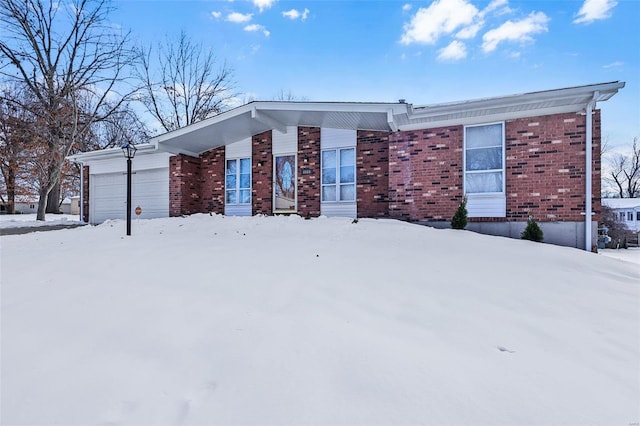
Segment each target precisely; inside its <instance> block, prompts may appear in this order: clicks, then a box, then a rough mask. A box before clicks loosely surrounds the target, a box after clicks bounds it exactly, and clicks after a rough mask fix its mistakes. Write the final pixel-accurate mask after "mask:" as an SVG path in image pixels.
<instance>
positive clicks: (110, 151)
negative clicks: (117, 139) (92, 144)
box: [66, 143, 157, 164]
mask: <svg viewBox="0 0 640 426" xmlns="http://www.w3.org/2000/svg"><path fill="white" fill-rule="evenodd" d="M136 148H137V149H138V150H137V151H136V155H140V154H141V155H145V154H151V153H153V152H154V151H156V150H157V148H156V146H155V144H152V143H141V144H138V145H136ZM115 157H122V158H123V159H124V155H123V154H122V149H121V148H107V149H101V150H99V151H89V152H81V153H79V154H73V155H69V156H68V157H66V159H67V160H68V161H71V162H72V163H78V164H85V163H87V162H90V161H95V160H106V159H109V158H115Z"/></svg>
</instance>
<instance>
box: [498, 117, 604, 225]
mask: <svg viewBox="0 0 640 426" xmlns="http://www.w3.org/2000/svg"><path fill="white" fill-rule="evenodd" d="M585 117H586V116H585V115H583V114H579V113H578V114H576V113H568V114H557V115H549V116H543V117H533V118H524V119H518V120H508V121H507V122H506V124H505V133H506V147H505V149H506V195H507V217H508V218H509V219H511V220H526V219H527V217H528V216H529V215H530V214H533V215H534V217H535V218H536V220H538V221H579V222H581V221H584V215H583V214H582V213H583V212H584V211H585V199H584V189H585V167H584V165H585V136H586V127H585V123H586V120H585ZM593 121H594V126H593V129H594V132H593V142H594V143H593V163H592V164H593V168H594V173H593V194H594V195H595V197H594V200H593V209H594V211H596V212H599V211H600V167H599V162H600V114H599V111H597V112H596V114H594V119H593ZM595 219H597V218H594V220H595Z"/></svg>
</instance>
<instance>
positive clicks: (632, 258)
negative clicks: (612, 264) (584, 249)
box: [598, 247, 640, 266]
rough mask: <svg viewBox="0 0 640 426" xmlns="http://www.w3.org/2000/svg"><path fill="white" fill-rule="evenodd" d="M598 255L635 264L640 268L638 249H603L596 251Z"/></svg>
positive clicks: (639, 252) (639, 250)
mask: <svg viewBox="0 0 640 426" xmlns="http://www.w3.org/2000/svg"><path fill="white" fill-rule="evenodd" d="M598 253H599V254H601V255H603V256H607V257H612V258H614V259H619V260H624V261H625V262H631V263H635V264H636V265H638V266H640V248H638V247H633V248H628V249H619V250H616V249H604V250H598Z"/></svg>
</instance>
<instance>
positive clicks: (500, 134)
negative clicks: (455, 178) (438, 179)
mask: <svg viewBox="0 0 640 426" xmlns="http://www.w3.org/2000/svg"><path fill="white" fill-rule="evenodd" d="M464 155H465V157H464V158H465V163H464V164H465V168H464V171H465V173H464V188H465V193H467V194H491V193H493V194H499V193H504V125H503V124H502V123H498V124H488V125H482V126H468V127H465V151H464Z"/></svg>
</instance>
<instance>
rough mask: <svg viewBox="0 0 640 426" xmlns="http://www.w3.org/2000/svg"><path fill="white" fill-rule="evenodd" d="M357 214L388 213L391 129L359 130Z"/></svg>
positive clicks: (370, 215)
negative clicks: (381, 130) (385, 130)
mask: <svg viewBox="0 0 640 426" xmlns="http://www.w3.org/2000/svg"><path fill="white" fill-rule="evenodd" d="M356 176H357V177H356V184H357V188H356V189H357V191H356V194H357V202H358V217H388V216H389V133H388V132H376V131H368V130H358V136H357V146H356Z"/></svg>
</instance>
